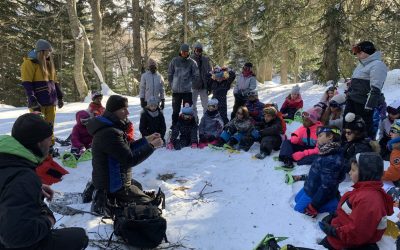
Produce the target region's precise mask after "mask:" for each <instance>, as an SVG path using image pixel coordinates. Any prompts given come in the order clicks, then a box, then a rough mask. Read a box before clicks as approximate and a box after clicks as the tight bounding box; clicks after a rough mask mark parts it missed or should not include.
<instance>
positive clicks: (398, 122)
mask: <svg viewBox="0 0 400 250" xmlns="http://www.w3.org/2000/svg"><path fill="white" fill-rule="evenodd" d="M392 129H393V130H397V131H398V132H397V133H396V134H400V119H397V120H395V121H394V122H393V124H392V126H390V130H392Z"/></svg>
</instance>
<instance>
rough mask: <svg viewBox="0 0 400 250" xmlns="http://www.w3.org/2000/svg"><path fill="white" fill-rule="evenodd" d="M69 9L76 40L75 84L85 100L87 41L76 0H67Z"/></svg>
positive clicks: (86, 88)
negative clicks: (84, 64)
mask: <svg viewBox="0 0 400 250" xmlns="http://www.w3.org/2000/svg"><path fill="white" fill-rule="evenodd" d="M67 10H68V16H69V21H70V27H71V33H72V36H73V38H74V40H75V59H74V79H75V85H76V88H77V90H78V93H79V99H80V100H83V99H84V98H85V97H86V95H87V93H88V87H87V85H86V82H85V79H84V78H83V70H82V69H83V59H84V56H85V55H84V54H85V52H84V51H85V41H84V37H83V32H84V30H83V27H82V25H81V23H80V21H79V19H78V15H77V12H76V1H75V0H67Z"/></svg>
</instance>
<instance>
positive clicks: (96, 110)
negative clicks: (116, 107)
mask: <svg viewBox="0 0 400 250" xmlns="http://www.w3.org/2000/svg"><path fill="white" fill-rule="evenodd" d="M105 110H106V109H105V108H104V107H103V105H101V104H97V103H94V102H91V103H90V104H89V109H88V111H89V113H90V114H92V115H93V116H99V115H102V114H103V113H104V111H105Z"/></svg>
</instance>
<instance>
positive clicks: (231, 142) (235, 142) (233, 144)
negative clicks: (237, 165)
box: [227, 137, 238, 148]
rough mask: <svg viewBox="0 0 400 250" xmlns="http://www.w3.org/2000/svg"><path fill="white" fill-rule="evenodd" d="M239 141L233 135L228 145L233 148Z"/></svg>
mask: <svg viewBox="0 0 400 250" xmlns="http://www.w3.org/2000/svg"><path fill="white" fill-rule="evenodd" d="M237 143H238V141H237V140H236V139H235V138H233V137H231V139H229V141H228V143H227V144H228V146H230V147H231V148H233V146H235V145H236V144H237Z"/></svg>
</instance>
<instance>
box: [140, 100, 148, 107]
mask: <svg viewBox="0 0 400 250" xmlns="http://www.w3.org/2000/svg"><path fill="white" fill-rule="evenodd" d="M140 106H141V107H142V108H145V107H146V106H147V103H146V101H145V100H144V98H140Z"/></svg>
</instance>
